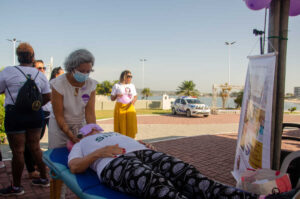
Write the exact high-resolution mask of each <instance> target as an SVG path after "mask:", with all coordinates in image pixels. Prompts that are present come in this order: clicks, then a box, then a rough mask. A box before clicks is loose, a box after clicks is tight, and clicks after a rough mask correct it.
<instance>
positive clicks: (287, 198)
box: [265, 188, 300, 199]
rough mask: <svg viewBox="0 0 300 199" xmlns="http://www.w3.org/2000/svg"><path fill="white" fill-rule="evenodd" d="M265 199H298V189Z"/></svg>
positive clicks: (299, 193) (299, 197)
mask: <svg viewBox="0 0 300 199" xmlns="http://www.w3.org/2000/svg"><path fill="white" fill-rule="evenodd" d="M265 199H300V188H298V189H292V190H291V191H288V192H283V193H273V194H270V195H267V196H266V198H265Z"/></svg>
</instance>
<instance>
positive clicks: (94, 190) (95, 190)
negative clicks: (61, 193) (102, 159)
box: [43, 147, 136, 199]
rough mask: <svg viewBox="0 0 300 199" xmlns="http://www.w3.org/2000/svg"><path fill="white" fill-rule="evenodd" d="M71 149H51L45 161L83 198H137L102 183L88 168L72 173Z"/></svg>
mask: <svg viewBox="0 0 300 199" xmlns="http://www.w3.org/2000/svg"><path fill="white" fill-rule="evenodd" d="M68 155H69V151H68V150H67V148H66V147H63V148H56V149H49V150H47V151H45V152H44V153H43V161H44V162H45V164H46V165H47V166H48V167H49V168H50V170H51V171H52V172H54V173H55V175H56V177H57V178H58V179H60V180H62V181H63V182H64V183H65V184H66V185H67V186H68V187H69V188H70V189H71V190H72V191H73V192H74V193H75V194H76V195H77V196H78V197H79V198H83V199H109V198H122V199H136V197H134V196H131V195H128V194H125V193H121V192H118V191H114V190H112V189H111V188H109V187H107V186H105V185H104V184H101V183H100V181H99V179H98V176H97V174H96V172H94V171H93V170H92V169H87V170H86V171H85V172H84V173H81V174H72V173H71V172H70V170H69V167H68Z"/></svg>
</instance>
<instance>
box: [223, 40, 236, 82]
mask: <svg viewBox="0 0 300 199" xmlns="http://www.w3.org/2000/svg"><path fill="white" fill-rule="evenodd" d="M234 43H236V42H235V41H233V42H227V41H226V42H225V45H227V46H228V85H230V53H231V52H230V51H231V45H233V44H234Z"/></svg>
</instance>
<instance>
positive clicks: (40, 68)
mask: <svg viewBox="0 0 300 199" xmlns="http://www.w3.org/2000/svg"><path fill="white" fill-rule="evenodd" d="M37 69H38V70H46V67H38V68H37Z"/></svg>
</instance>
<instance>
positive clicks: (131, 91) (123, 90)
mask: <svg viewBox="0 0 300 199" xmlns="http://www.w3.org/2000/svg"><path fill="white" fill-rule="evenodd" d="M117 94H121V95H127V96H128V97H129V98H130V101H132V100H133V98H134V96H136V90H135V86H134V84H131V83H130V84H120V83H117V84H115V85H114V86H113V88H112V91H111V95H117ZM117 102H121V103H122V101H121V99H119V98H117Z"/></svg>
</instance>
